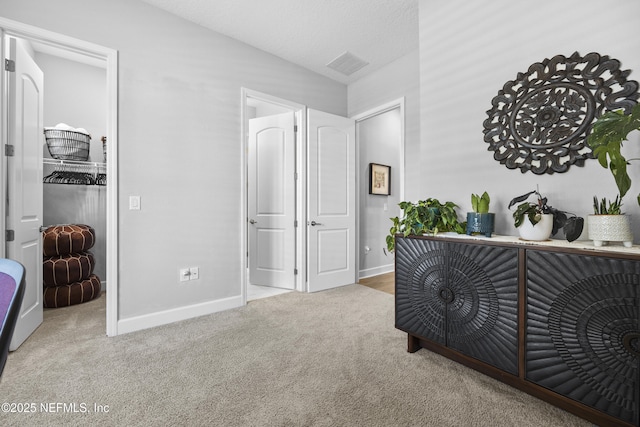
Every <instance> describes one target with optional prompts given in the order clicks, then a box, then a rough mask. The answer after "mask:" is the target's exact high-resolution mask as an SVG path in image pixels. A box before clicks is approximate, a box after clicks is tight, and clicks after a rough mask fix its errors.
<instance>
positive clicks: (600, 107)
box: [484, 52, 639, 175]
mask: <svg viewBox="0 0 640 427" xmlns="http://www.w3.org/2000/svg"><path fill="white" fill-rule="evenodd" d="M630 73H631V71H630V70H625V71H623V70H620V61H618V60H616V59H611V58H609V57H608V56H601V55H599V54H598V53H589V54H587V55H585V56H584V57H582V56H580V55H579V54H578V52H575V53H574V54H573V55H571V56H570V57H569V58H567V57H565V56H563V55H556V56H554V57H553V58H551V59H545V60H544V61H542V62H537V63H535V64H532V65H531V66H530V67H529V69H528V70H527V72H525V73H518V75H517V77H516V79H515V80H509V81H508V82H506V83H505V84H504V86H503V88H502V89H501V90H499V91H498V95H497V96H495V97H494V98H493V99H492V101H491V104H492V108H491V109H490V110H488V111H487V115H488V116H489V117H488V118H487V119H486V120H485V121H484V141H485V142H487V143H488V144H489V148H488V149H489V151H493V153H494V154H493V157H494V158H495V159H496V160H498V161H499V162H500V163H501V164H503V165H505V166H506V167H507V168H509V169H517V168H520V171H521V172H522V173H525V172H527V171H531V172H533V173H535V174H537V175H541V174H544V173H549V174H552V173H554V172H559V173H561V172H566V171H567V170H568V169H569V166H571V165H574V164H575V165H576V166H583V165H584V161H585V160H586V159H589V158H592V157H593V156H592V153H591V149H590V148H589V147H588V146H587V145H586V143H585V139H586V137H587V135H588V134H589V131H590V130H591V124H592V122H593V121H594V120H595V119H596V118H598V117H600V116H601V115H602V114H603V113H604V112H605V111H609V110H617V109H621V108H622V109H624V110H625V112H628V111H629V110H630V109H631V108H633V106H634V105H635V104H636V103H637V99H638V97H639V93H638V82H636V81H634V80H627V77H628V76H629V74H630Z"/></svg>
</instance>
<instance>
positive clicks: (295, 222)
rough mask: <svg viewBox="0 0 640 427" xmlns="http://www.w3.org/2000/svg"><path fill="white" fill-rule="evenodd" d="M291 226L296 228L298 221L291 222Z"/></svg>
mask: <svg viewBox="0 0 640 427" xmlns="http://www.w3.org/2000/svg"><path fill="white" fill-rule="evenodd" d="M293 226H294V227H297V226H298V220H297V219H295V220H293Z"/></svg>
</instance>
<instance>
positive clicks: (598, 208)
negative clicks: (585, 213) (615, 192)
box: [587, 196, 633, 247]
mask: <svg viewBox="0 0 640 427" xmlns="http://www.w3.org/2000/svg"><path fill="white" fill-rule="evenodd" d="M587 229H588V231H589V239H591V240H593V244H594V246H602V245H606V244H608V243H609V242H622V243H623V244H624V246H625V247H631V246H632V245H633V233H632V232H631V227H630V225H629V217H628V216H627V215H625V214H624V213H623V212H622V198H621V197H620V196H616V198H615V200H613V201H612V200H607V199H606V198H602V199H598V197H596V196H594V197H593V215H589V217H588V220H587Z"/></svg>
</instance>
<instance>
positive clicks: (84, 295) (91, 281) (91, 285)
mask: <svg viewBox="0 0 640 427" xmlns="http://www.w3.org/2000/svg"><path fill="white" fill-rule="evenodd" d="M98 295H100V279H99V278H98V276H96V275H95V274H92V275H91V276H89V278H88V279H86V280H82V281H79V282H74V283H70V284H68V285H60V286H49V287H45V288H44V307H45V308H58V307H67V306H70V305H74V304H81V303H83V302H87V301H91V300H92V299H94V298H96V297H97V296H98Z"/></svg>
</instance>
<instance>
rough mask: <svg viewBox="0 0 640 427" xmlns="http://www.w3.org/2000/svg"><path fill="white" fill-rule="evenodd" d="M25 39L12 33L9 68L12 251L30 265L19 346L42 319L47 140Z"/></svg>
mask: <svg viewBox="0 0 640 427" xmlns="http://www.w3.org/2000/svg"><path fill="white" fill-rule="evenodd" d="M23 43H25V42H23V41H21V40H16V39H14V38H8V39H7V44H8V48H7V51H8V52H9V58H10V59H11V60H12V61H13V64H15V71H10V72H9V73H8V74H9V79H8V80H9V85H8V88H7V90H8V94H9V122H8V123H9V126H8V127H9V129H8V132H9V135H8V143H9V144H10V145H11V146H13V154H11V155H8V156H7V181H6V182H7V199H8V206H7V230H11V232H10V233H12V234H13V238H12V239H7V248H6V250H7V257H8V258H11V259H14V260H16V261H18V262H20V263H22V264H23V265H24V267H25V270H26V273H25V280H26V289H25V294H24V300H23V302H22V308H21V310H20V317H19V318H18V322H17V324H16V328H15V331H14V334H13V339H12V341H11V346H10V349H11V350H15V349H16V348H18V346H20V344H22V343H23V342H24V341H25V340H26V339H27V338H28V337H29V335H31V333H32V332H33V331H34V330H35V329H36V328H37V327H38V326H39V325H40V324H41V323H42V319H43V309H42V243H41V240H42V237H41V232H40V226H41V225H42V148H43V144H44V135H43V129H44V121H43V117H42V115H43V86H44V80H43V74H42V71H41V70H40V69H39V68H38V66H37V65H36V63H35V62H34V61H33V59H32V58H31V56H30V55H29V54H28V52H27V48H26V46H25V45H23Z"/></svg>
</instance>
